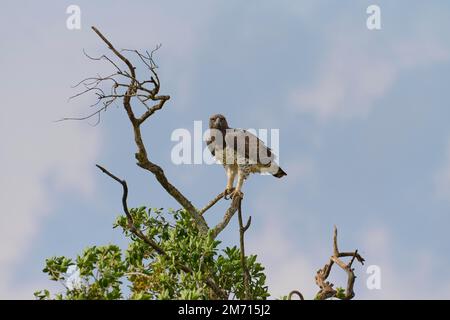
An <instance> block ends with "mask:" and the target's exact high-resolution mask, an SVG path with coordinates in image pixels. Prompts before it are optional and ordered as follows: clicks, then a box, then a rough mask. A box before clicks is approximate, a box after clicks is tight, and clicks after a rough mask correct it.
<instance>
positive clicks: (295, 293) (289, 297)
mask: <svg viewBox="0 0 450 320" xmlns="http://www.w3.org/2000/svg"><path fill="white" fill-rule="evenodd" d="M293 295H297V296H298V297H299V298H300V300H305V298H304V297H303V294H302V293H301V292H300V291H298V290H292V291H291V292H289V295H288V300H292V296H293Z"/></svg>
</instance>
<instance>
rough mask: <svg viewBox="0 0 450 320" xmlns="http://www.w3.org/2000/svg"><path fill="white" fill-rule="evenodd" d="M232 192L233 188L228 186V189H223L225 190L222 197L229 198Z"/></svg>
mask: <svg viewBox="0 0 450 320" xmlns="http://www.w3.org/2000/svg"><path fill="white" fill-rule="evenodd" d="M233 192H234V188H230V189H228V188H227V189H225V191H224V192H223V198H224V199H225V200H230V199H231V198H232V193H233Z"/></svg>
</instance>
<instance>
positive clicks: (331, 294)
mask: <svg viewBox="0 0 450 320" xmlns="http://www.w3.org/2000/svg"><path fill="white" fill-rule="evenodd" d="M337 243H338V242H337V228H336V226H334V234H333V255H332V256H331V257H330V260H329V262H328V263H327V264H325V266H324V267H323V268H322V269H319V270H318V271H317V274H316V284H317V285H318V286H319V288H320V290H319V292H318V293H317V295H316V299H317V300H325V299H329V298H339V299H343V300H350V299H352V298H353V297H354V296H355V292H354V291H353V286H354V284H355V279H356V275H355V273H354V269H353V268H352V264H353V262H354V260H355V259H356V260H358V261H359V262H360V263H361V264H364V258H363V257H361V255H360V254H359V253H358V250H355V251H354V252H339V249H338V244H337ZM342 257H352V258H351V260H350V262H349V263H347V264H346V263H344V262H343V261H342V260H341V259H339V258H342ZM334 264H336V265H338V266H339V267H340V268H341V269H343V270H344V271H345V272H346V273H347V277H348V280H347V288H346V290H345V293H344V295H343V296H338V291H337V290H335V289H334V288H333V287H334V285H333V284H332V283H330V282H329V281H326V279H327V278H328V276H329V275H330V272H331V268H332V267H333V265H334Z"/></svg>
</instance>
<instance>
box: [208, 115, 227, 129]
mask: <svg viewBox="0 0 450 320" xmlns="http://www.w3.org/2000/svg"><path fill="white" fill-rule="evenodd" d="M209 128H210V129H217V130H220V131H223V130H226V129H229V128H230V127H229V126H228V122H227V119H225V117H224V116H223V115H221V114H215V115H212V116H211V117H210V118H209Z"/></svg>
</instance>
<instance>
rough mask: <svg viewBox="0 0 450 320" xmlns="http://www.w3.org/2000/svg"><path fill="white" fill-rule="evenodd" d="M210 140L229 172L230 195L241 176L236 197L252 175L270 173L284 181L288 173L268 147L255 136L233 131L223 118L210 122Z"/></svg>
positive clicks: (243, 131) (227, 191) (241, 131)
mask: <svg viewBox="0 0 450 320" xmlns="http://www.w3.org/2000/svg"><path fill="white" fill-rule="evenodd" d="M209 128H210V129H211V135H210V138H209V139H208V140H207V141H206V143H207V145H208V148H209V150H210V151H211V153H212V155H213V156H214V157H215V158H216V160H218V161H219V162H221V163H222V164H223V166H224V167H225V169H226V171H227V177H228V179H227V187H226V193H230V192H231V190H232V188H233V183H234V178H235V177H236V175H237V176H238V181H237V184H236V188H235V190H234V193H233V196H234V195H236V194H240V195H241V187H242V184H243V182H244V180H245V179H246V178H247V177H248V175H249V174H250V173H265V172H267V173H270V174H272V175H273V176H274V177H277V178H281V177H283V176H285V175H286V172H284V171H283V169H281V168H280V167H279V166H278V164H277V163H276V161H275V157H274V155H273V153H272V151H271V150H270V148H268V147H267V146H265V145H264V143H263V142H262V141H261V140H260V139H258V138H257V137H256V136H255V135H253V134H251V133H250V132H248V131H246V130H243V129H233V128H230V127H229V125H228V122H227V120H226V119H225V117H224V116H223V115H221V114H215V115H213V116H211V117H210V119H209Z"/></svg>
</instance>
